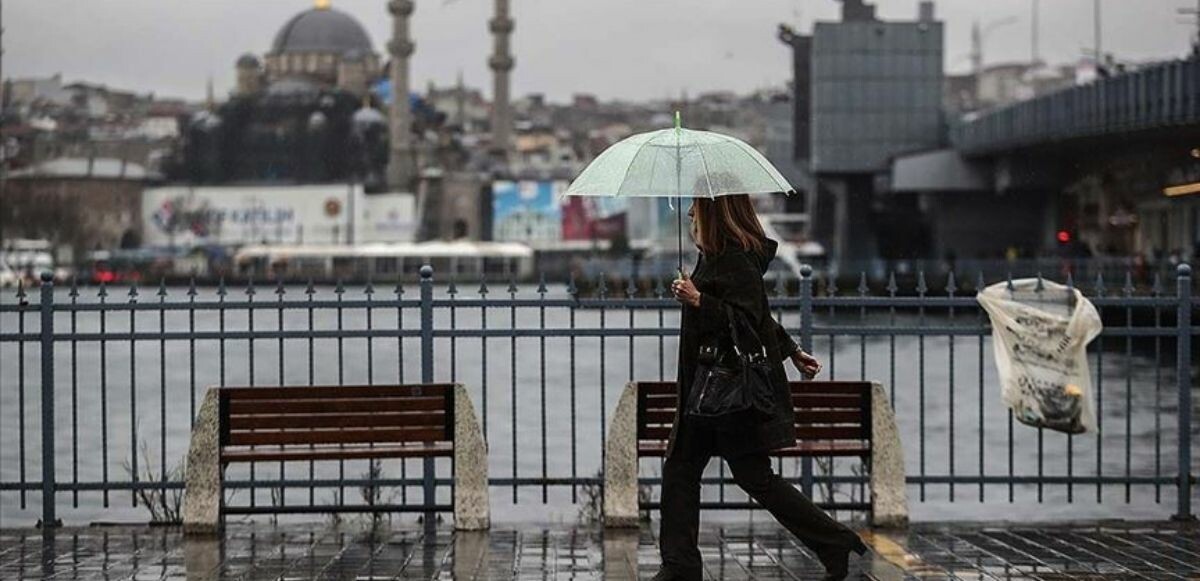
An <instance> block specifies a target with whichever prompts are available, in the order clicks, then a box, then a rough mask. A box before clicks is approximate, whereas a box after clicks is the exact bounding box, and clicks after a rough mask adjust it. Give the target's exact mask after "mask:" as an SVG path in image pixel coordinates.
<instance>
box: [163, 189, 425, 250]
mask: <svg viewBox="0 0 1200 581" xmlns="http://www.w3.org/2000/svg"><path fill="white" fill-rule="evenodd" d="M352 216H353V217H352ZM142 225H143V231H144V232H145V244H146V245H147V246H183V247H186V246H198V245H210V244H215V245H223V246H237V245H242V244H350V243H360V242H390V241H396V242H400V241H408V240H411V239H412V235H413V231H414V229H415V220H414V203H413V199H412V196H411V195H410V194H380V195H372V196H367V195H365V194H364V193H363V190H362V188H361V187H359V186H355V187H353V188H351V187H350V186H347V185H341V184H336V185H313V186H269V187H238V186H233V187H200V188H193V187H187V186H177V187H164V188H151V189H148V190H146V191H145V192H144V193H143V194H142Z"/></svg>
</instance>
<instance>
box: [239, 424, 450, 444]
mask: <svg viewBox="0 0 1200 581" xmlns="http://www.w3.org/2000/svg"><path fill="white" fill-rule="evenodd" d="M449 440H450V438H448V437H447V435H446V430H445V429H429V428H384V429H371V428H362V429H356V428H339V429H329V430H312V429H304V430H271V431H253V432H251V431H240V430H239V431H231V432H230V433H229V441H228V444H227V445H230V446H257V445H268V444H272V445H292V444H351V443H382V442H445V441H449Z"/></svg>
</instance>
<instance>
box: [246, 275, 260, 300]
mask: <svg viewBox="0 0 1200 581" xmlns="http://www.w3.org/2000/svg"><path fill="white" fill-rule="evenodd" d="M256 294H258V290H257V289H255V288H254V276H248V277H246V296H248V297H253V296H254V295H256Z"/></svg>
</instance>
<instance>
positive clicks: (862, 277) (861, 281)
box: [856, 270, 871, 297]
mask: <svg viewBox="0 0 1200 581" xmlns="http://www.w3.org/2000/svg"><path fill="white" fill-rule="evenodd" d="M856 290H858V296H862V297H865V296H867V293H869V292H871V287H870V285H868V284H867V273H866V271H863V270H860V271H858V289H856Z"/></svg>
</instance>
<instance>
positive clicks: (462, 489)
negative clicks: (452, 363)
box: [454, 384, 492, 531]
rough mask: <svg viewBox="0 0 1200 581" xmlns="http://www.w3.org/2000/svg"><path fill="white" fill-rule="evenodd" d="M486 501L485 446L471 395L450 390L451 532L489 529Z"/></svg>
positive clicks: (458, 388) (464, 390) (462, 389)
mask: <svg viewBox="0 0 1200 581" xmlns="http://www.w3.org/2000/svg"><path fill="white" fill-rule="evenodd" d="M491 526H492V517H491V507H490V504H489V501H488V457H487V443H486V442H484V441H483V430H482V429H481V428H480V425H479V417H478V416H476V415H475V406H474V404H472V403H471V394H469V393H467V388H466V387H464V386H463V385H462V384H457V385H455V386H454V528H456V529H458V530H460V531H482V530H487V529H488V528H491Z"/></svg>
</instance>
